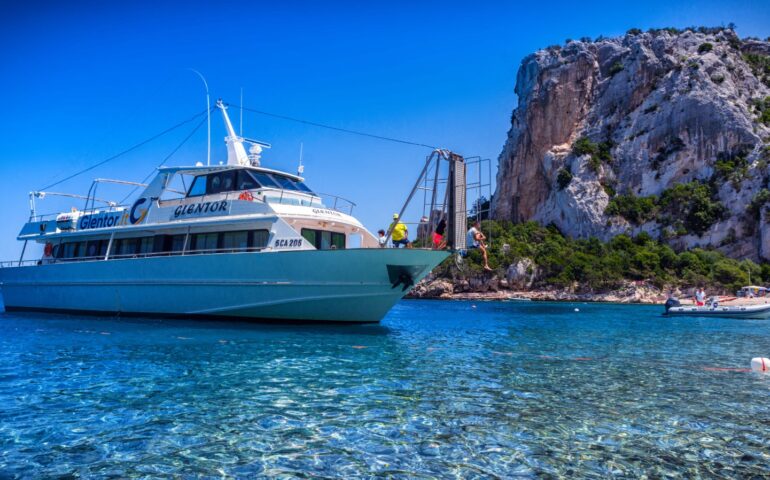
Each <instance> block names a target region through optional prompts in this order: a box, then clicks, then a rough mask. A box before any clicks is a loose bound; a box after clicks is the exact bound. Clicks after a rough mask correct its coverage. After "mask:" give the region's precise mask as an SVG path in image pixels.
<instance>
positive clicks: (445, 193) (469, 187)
mask: <svg viewBox="0 0 770 480" xmlns="http://www.w3.org/2000/svg"><path fill="white" fill-rule="evenodd" d="M469 180H470V181H469ZM420 193H422V202H421V203H422V204H421V205H418V206H419V207H421V216H420V220H419V222H405V223H407V224H408V225H409V224H412V225H414V224H416V225H417V242H416V244H417V246H421V247H430V245H431V243H432V240H431V236H432V234H433V232H435V231H436V228H437V226H438V224H439V223H440V222H441V220H442V219H444V220H445V221H446V231H445V233H444V238H445V239H446V243H447V248H448V249H450V250H453V251H461V250H464V249H465V236H466V233H467V231H468V220H469V219H472V220H479V221H481V220H486V219H489V218H490V205H491V198H492V162H491V160H489V159H485V158H482V157H479V156H473V157H468V158H465V157H463V156H462V155H459V154H457V153H454V152H452V151H449V150H445V149H436V150H434V151H433V152H431V154H430V155H428V156H427V157H426V159H425V164H424V165H423V168H422V171H421V172H420V175H419V176H418V177H417V181H416V182H415V184H414V186H413V187H412V190H411V191H410V193H409V196H408V197H407V199H406V201H405V202H404V205H403V206H402V207H401V210H400V211H399V213H398V215H399V219H403V217H404V213H405V212H406V211H407V209H408V208H409V206H410V205H411V204H412V202H413V201H414V200H415V199H416V198H419V196H420ZM469 199H472V200H471V201H470V202H469V201H468V200H469ZM469 207H470V208H469ZM394 225H395V224H391V226H390V227H389V228H388V231H387V233H386V239H387V241H390V237H391V234H392V230H393V227H394ZM487 241H488V242H491V241H492V237H491V232H489V235H487Z"/></svg>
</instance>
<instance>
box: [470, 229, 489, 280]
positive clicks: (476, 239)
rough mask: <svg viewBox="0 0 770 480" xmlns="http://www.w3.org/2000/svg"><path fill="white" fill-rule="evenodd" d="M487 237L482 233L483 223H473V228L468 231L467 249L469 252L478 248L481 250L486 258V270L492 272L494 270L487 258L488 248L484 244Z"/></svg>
mask: <svg viewBox="0 0 770 480" xmlns="http://www.w3.org/2000/svg"><path fill="white" fill-rule="evenodd" d="M486 239H487V237H486V236H485V235H484V234H483V233H481V223H480V222H479V221H478V220H476V221H475V222H473V226H471V228H470V230H468V235H467V236H466V239H465V240H466V248H467V249H468V250H472V249H474V248H478V249H479V250H481V254H482V255H483V257H484V270H486V271H488V272H491V271H492V268H491V267H490V266H489V260H488V258H487V246H486V245H485V244H484V240H486Z"/></svg>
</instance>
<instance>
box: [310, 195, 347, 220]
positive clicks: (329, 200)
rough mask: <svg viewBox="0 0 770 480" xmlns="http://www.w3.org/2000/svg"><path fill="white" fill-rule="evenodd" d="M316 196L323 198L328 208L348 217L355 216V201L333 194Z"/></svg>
mask: <svg viewBox="0 0 770 480" xmlns="http://www.w3.org/2000/svg"><path fill="white" fill-rule="evenodd" d="M316 195H317V196H318V197H319V198H321V200H322V203H323V204H324V205H325V206H326V207H327V208H329V209H331V210H334V211H337V212H340V213H344V214H346V215H351V216H352V215H353V208H354V207H355V206H356V204H355V203H354V202H353V201H351V200H348V199H347V198H344V197H340V196H339V195H333V194H331V193H316Z"/></svg>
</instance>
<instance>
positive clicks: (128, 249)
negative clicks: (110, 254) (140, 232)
mask: <svg viewBox="0 0 770 480" xmlns="http://www.w3.org/2000/svg"><path fill="white" fill-rule="evenodd" d="M138 245H139V239H138V238H121V239H120V240H118V241H117V247H116V248H115V255H125V256H129V255H136V253H137V247H138Z"/></svg>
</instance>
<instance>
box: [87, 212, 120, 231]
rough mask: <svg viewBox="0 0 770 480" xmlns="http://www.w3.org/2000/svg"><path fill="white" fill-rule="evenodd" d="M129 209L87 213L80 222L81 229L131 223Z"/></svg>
mask: <svg viewBox="0 0 770 480" xmlns="http://www.w3.org/2000/svg"><path fill="white" fill-rule="evenodd" d="M129 214H130V212H129V211H127V210H126V211H124V212H117V213H116V212H111V213H100V214H98V215H85V216H84V217H82V218H81V219H80V221H79V222H78V227H79V228H80V230H89V229H91V228H108V227H117V226H119V225H128V224H129V216H130V215H129Z"/></svg>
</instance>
